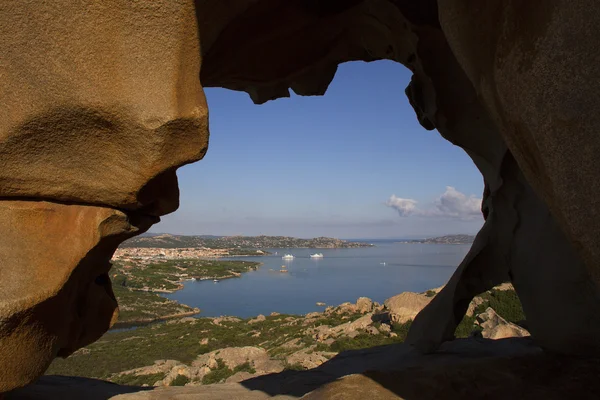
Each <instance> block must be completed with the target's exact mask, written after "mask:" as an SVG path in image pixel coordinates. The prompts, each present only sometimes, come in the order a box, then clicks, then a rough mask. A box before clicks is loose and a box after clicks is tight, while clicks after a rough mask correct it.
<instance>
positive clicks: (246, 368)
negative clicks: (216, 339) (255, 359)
mask: <svg viewBox="0 0 600 400" xmlns="http://www.w3.org/2000/svg"><path fill="white" fill-rule="evenodd" d="M238 372H248V373H250V374H255V373H256V370H255V369H254V367H253V366H251V365H250V363H249V362H247V361H246V362H245V363H243V364H240V365H238V366H237V367H235V368H234V369H233V373H234V374H237V373H238Z"/></svg>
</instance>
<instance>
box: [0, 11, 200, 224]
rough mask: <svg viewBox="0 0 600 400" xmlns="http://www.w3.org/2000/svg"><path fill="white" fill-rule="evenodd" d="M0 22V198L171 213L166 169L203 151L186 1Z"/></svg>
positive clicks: (2, 17)
mask: <svg viewBox="0 0 600 400" xmlns="http://www.w3.org/2000/svg"><path fill="white" fill-rule="evenodd" d="M0 21H2V26H3V30H2V34H0V48H1V49H2V52H3V54H4V55H3V60H2V63H0V76H2V82H3V90H2V104H3V107H2V111H1V112H0V159H1V160H2V168H0V197H20V198H23V197H25V198H32V199H49V200H54V201H66V202H75V203H83V204H98V205H103V206H111V207H113V208H119V209H128V210H143V211H144V212H145V213H149V214H153V215H162V214H166V213H168V212H172V211H174V210H175V209H176V208H177V206H178V204H179V199H178V198H179V191H178V188H177V177H176V175H175V169H176V168H177V167H179V166H181V165H183V164H186V163H189V162H193V161H196V160H198V159H200V158H201V157H202V156H203V154H204V153H205V151H206V148H207V144H208V130H207V107H206V100H205V98H204V93H203V91H202V87H201V85H200V81H199V79H198V74H199V72H200V59H201V56H200V42H199V39H198V27H197V19H196V11H195V8H194V4H193V2H189V1H182V0H175V1H157V2H153V3H152V5H151V6H149V5H147V4H145V3H131V2H129V1H126V0H117V1H113V2H110V3H98V2H93V1H85V2H84V3H81V4H77V5H75V4H73V3H72V2H71V1H69V0H59V1H55V2H51V3H39V2H33V1H22V2H18V3H14V4H12V5H11V6H10V7H2V8H0ZM158 32H160V34H158ZM158 55H160V56H158Z"/></svg>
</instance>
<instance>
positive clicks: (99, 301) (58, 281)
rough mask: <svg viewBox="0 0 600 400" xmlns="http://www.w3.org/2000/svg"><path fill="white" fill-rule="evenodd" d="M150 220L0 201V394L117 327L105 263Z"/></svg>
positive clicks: (102, 211) (106, 210)
mask: <svg viewBox="0 0 600 400" xmlns="http://www.w3.org/2000/svg"><path fill="white" fill-rule="evenodd" d="M154 221H155V220H154V219H153V218H140V217H135V218H133V217H128V216H127V215H126V214H124V213H123V212H121V211H116V210H113V209H110V208H100V207H92V206H75V205H64V204H57V203H50V202H33V201H6V200H5V201H0V238H2V239H1V240H0V260H1V261H0V263H1V265H0V273H1V274H2V279H0V366H1V367H2V368H0V393H1V392H3V391H6V390H8V389H10V388H14V387H18V386H22V385H25V384H27V383H29V382H31V381H32V380H33V379H35V378H36V377H37V376H39V375H41V374H42V373H43V372H44V371H45V370H46V368H47V367H48V365H50V362H51V361H52V359H53V358H54V357H56V356H60V357H66V356H68V355H70V354H71V353H73V352H74V351H75V350H77V349H79V348H80V347H83V346H85V345H87V344H90V343H92V342H94V341H95V340H97V339H98V338H99V337H100V336H102V334H103V333H104V332H105V331H106V330H107V329H108V328H109V327H110V326H111V325H112V324H113V323H114V322H115V321H116V318H117V315H118V312H117V301H116V300H115V296H114V294H113V291H112V287H111V282H110V278H109V276H108V271H109V269H110V267H111V264H110V258H111V256H112V253H113V252H114V250H115V249H116V247H117V246H118V245H119V243H121V241H123V240H125V239H127V238H129V237H131V236H134V235H136V234H138V233H140V232H143V231H145V230H146V229H148V227H149V226H150V225H151V224H152V223H153V222H154ZM57 249H60V251H58V252H57V251H56V250H57ZM49 255H52V256H49Z"/></svg>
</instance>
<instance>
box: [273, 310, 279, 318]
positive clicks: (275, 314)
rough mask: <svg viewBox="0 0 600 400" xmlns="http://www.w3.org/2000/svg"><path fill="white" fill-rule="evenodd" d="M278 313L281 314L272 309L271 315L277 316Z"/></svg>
mask: <svg viewBox="0 0 600 400" xmlns="http://www.w3.org/2000/svg"><path fill="white" fill-rule="evenodd" d="M279 315H281V314H280V313H278V312H275V311H273V312H272V313H271V317H277V316H279Z"/></svg>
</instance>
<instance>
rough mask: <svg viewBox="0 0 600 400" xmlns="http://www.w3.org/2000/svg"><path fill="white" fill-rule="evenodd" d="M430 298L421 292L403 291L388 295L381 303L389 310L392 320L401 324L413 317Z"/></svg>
mask: <svg viewBox="0 0 600 400" xmlns="http://www.w3.org/2000/svg"><path fill="white" fill-rule="evenodd" d="M431 299H432V298H431V297H427V296H425V295H423V294H419V293H413V292H404V293H400V294H398V295H396V296H394V297H390V298H389V299H387V300H386V301H385V302H384V303H383V304H384V306H385V308H386V309H387V310H388V311H389V314H390V318H391V320H392V322H393V323H396V324H403V323H405V322H408V321H410V320H412V319H414V318H415V317H416V316H417V314H418V313H419V312H421V310H422V309H423V308H425V306H426V305H427V304H429V302H430V301H431Z"/></svg>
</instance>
